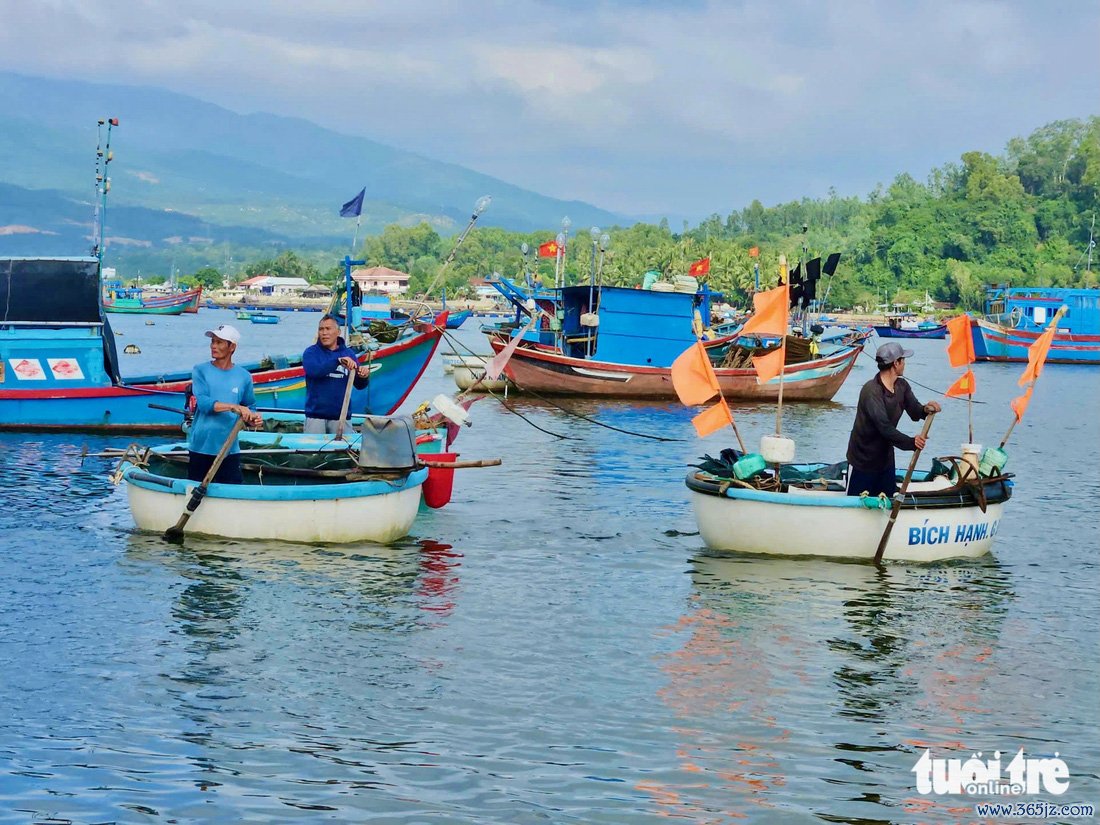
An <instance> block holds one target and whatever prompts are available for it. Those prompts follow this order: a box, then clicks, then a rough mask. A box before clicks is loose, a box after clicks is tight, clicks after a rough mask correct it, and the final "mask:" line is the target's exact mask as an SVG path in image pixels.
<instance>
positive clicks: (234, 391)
mask: <svg viewBox="0 0 1100 825" xmlns="http://www.w3.org/2000/svg"><path fill="white" fill-rule="evenodd" d="M206 337H207V338H209V339H210V360H209V361H206V362H204V363H202V364H196V365H195V368H194V369H193V370H192V371H191V392H192V394H193V395H194V396H195V421H194V423H193V424H192V427H191V435H190V437H189V439H188V447H189V448H190V449H189V456H188V462H187V477H188V478H189V479H191V480H192V481H202V480H203V478H204V477H205V476H206V473H207V471H208V470H209V469H210V467H211V465H212V464H213V463H214V459H215V457H216V456H217V455H218V452H219V451H220V450H221V448H222V444H224V443H225V440H226V439H227V438H228V437H229V433H230V432H231V431H232V430H233V427H234V425H235V424H236V423H237V417H238V416H240V417H241V418H243V419H244V422H245V424H247V425H248V426H251V427H257V426H259V425H261V424H263V421H264V419H263V416H262V415H260V414H259V413H258V412H256V411H255V409H253V408H254V407H255V406H256V394H255V392H254V391H253V389H252V375H251V373H249V371H248V370H246V369H245V368H244V367H240V366H237V365H236V364H234V363H233V353H234V352H236V351H237V344H239V343H240V340H241V334H240V332H238V331H237V328H236V327H233V326H230V325H229V324H222V325H221V326H219V327H216V328H215V329H210V330H207V331H206ZM240 452H241V448H240V447H239V446H238V445H237V443H236V441H235V440H234V443H233V446H232V447H231V448H230V450H229V453H228V454H227V455H226V456H225V459H224V460H223V461H222V463H221V466H220V467H218V472H217V473H216V474H215V475H214V478H213V481H214V482H215V483H217V484H240V483H241V482H242V481H243V480H244V479H243V477H242V476H241V456H240Z"/></svg>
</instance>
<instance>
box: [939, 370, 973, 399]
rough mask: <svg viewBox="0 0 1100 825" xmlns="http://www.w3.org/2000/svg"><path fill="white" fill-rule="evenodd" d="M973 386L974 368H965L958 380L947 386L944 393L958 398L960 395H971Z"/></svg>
mask: <svg viewBox="0 0 1100 825" xmlns="http://www.w3.org/2000/svg"><path fill="white" fill-rule="evenodd" d="M975 386H976V383H975V379H974V370H967V371H966V372H965V373H963V375H962V376H961V377H960V378H959V380H958V381H956V382H955V383H954V384H952V385H951V386H950V387H948V388H947V392H945V393H944V395H946V396H949V397H951V398H958V397H959V396H960V395H973V394H974V387H975Z"/></svg>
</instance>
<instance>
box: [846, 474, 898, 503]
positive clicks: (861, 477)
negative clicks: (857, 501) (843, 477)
mask: <svg viewBox="0 0 1100 825" xmlns="http://www.w3.org/2000/svg"><path fill="white" fill-rule="evenodd" d="M897 491H898V474H897V471H896V470H895V469H894V468H893V467H891V468H889V469H888V470H875V471H874V472H867V471H866V470H858V469H856V468H855V467H849V468H848V495H850V496H858V495H862V494H863V493H864V492H866V493H867V494H868V495H871V496H877V495H878V494H879V493H885V494H886V497H887V498H893V497H894V493H896V492H897Z"/></svg>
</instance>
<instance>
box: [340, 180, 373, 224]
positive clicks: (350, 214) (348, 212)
mask: <svg viewBox="0 0 1100 825" xmlns="http://www.w3.org/2000/svg"><path fill="white" fill-rule="evenodd" d="M365 194H367V187H365V186H364V187H363V188H362V189H360V190H359V194H358V195H356V196H355V197H354V198H352V199H351V200H350V201H348V202H347V203H345V204H344V205H343V206H341V207H340V217H341V218H356V217H358V216H359V215H362V214H363V195H365Z"/></svg>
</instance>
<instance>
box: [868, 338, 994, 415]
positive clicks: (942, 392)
mask: <svg viewBox="0 0 1100 825" xmlns="http://www.w3.org/2000/svg"><path fill="white" fill-rule="evenodd" d="M860 353H861V354H863V355H866V356H867V357H868V358H870V359H871V360H872V361H875V356H873V355H871V353H869V352H868V351H867V350H865V349H864V350H860ZM875 366H876V368H877V366H878V361H875ZM905 380H906V381H908V382H909V383H910V384H916V385H917V386H918V387H920V388H921V389H922V390H928V391H929V392H932V393H935V394H936V395H941V396H943V397H944V398H950V399H951V400H952V401H962V402H964V403H965V402H966V400H967V399H966V397H965V396H961V395H948V394H947V390H937V389H936V388H935V387H929V386H928V385H927V384H922V383H921V382H920V381H916V380H914V379H912V378H910V377H909V376H908V375H907V376H905ZM972 403H974V404H988V403H989V402H988V401H979V400H978V399H976V398H973V400H972Z"/></svg>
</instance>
